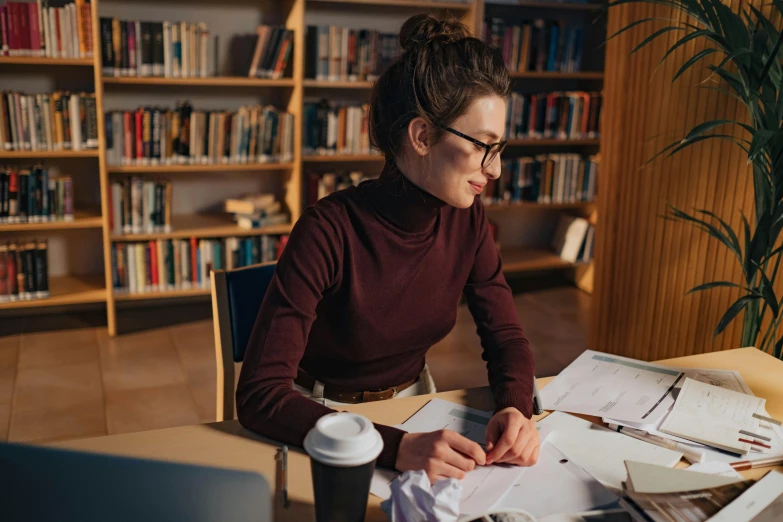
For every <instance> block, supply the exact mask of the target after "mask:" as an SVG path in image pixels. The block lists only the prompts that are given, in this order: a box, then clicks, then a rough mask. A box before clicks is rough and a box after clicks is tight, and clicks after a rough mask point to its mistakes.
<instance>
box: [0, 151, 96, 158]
mask: <svg viewBox="0 0 783 522" xmlns="http://www.w3.org/2000/svg"><path fill="white" fill-rule="evenodd" d="M98 156H100V152H99V151H98V149H87V150H4V151H0V159H22V160H35V159H54V158H62V159H67V158H97V157H98Z"/></svg>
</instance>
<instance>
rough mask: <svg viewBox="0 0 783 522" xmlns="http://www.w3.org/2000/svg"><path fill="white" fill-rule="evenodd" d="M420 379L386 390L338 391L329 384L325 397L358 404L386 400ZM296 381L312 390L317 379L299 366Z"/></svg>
mask: <svg viewBox="0 0 783 522" xmlns="http://www.w3.org/2000/svg"><path fill="white" fill-rule="evenodd" d="M418 380H419V378H418V377H416V378H415V379H413V380H411V381H408V382H404V383H402V384H400V385H399V386H393V387H391V388H386V389H385V390H375V391H361V392H348V391H337V390H334V389H332V388H330V387H329V386H324V399H329V400H330V401H337V402H345V403H348V404H358V403H360V402H375V401H385V400H386V399H392V398H394V397H396V396H397V394H398V393H400V392H401V391H403V390H405V389H407V388H408V387H410V386H412V385H413V384H414V383H416V381H418ZM294 382H295V383H296V384H297V385H299V386H301V387H302V388H306V389H307V390H309V391H312V390H313V388H314V387H315V382H316V379H315V377H313V376H311V375H309V374H308V373H307V372H305V371H304V370H302V369H301V368H299V371H298V372H297V374H296V379H294Z"/></svg>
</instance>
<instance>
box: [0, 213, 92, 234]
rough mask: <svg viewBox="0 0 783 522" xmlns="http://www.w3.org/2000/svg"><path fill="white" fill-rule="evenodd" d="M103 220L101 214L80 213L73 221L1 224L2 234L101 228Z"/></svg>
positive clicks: (0, 230) (76, 214)
mask: <svg viewBox="0 0 783 522" xmlns="http://www.w3.org/2000/svg"><path fill="white" fill-rule="evenodd" d="M101 227H103V218H102V217H101V215H100V212H97V211H96V212H79V211H77V212H76V213H75V215H74V218H73V221H42V222H37V223H0V232H33V231H36V230H69V229H79V228H101Z"/></svg>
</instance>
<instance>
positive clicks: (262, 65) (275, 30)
mask: <svg viewBox="0 0 783 522" xmlns="http://www.w3.org/2000/svg"><path fill="white" fill-rule="evenodd" d="M239 38H241V37H239ZM249 39H255V49H254V50H253V56H252V58H251V59H250V69H249V70H248V71H247V73H245V72H244V71H239V70H236V71H234V73H235V74H237V75H239V74H247V75H248V77H250V78H272V79H278V78H282V76H283V74H284V73H285V71H286V68H287V67H288V60H289V59H290V57H291V54H292V53H293V49H294V32H293V31H292V30H291V29H286V28H285V27H279V26H272V25H259V26H258V27H257V28H256V34H255V35H252V36H250V38H249ZM242 65H243V64H242V63H241V62H238V63H237V66H238V67H241V66H242Z"/></svg>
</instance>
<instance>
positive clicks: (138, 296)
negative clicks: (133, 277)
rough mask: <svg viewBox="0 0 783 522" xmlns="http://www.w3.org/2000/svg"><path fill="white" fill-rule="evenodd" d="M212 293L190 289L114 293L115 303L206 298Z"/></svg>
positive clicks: (206, 289) (206, 290)
mask: <svg viewBox="0 0 783 522" xmlns="http://www.w3.org/2000/svg"><path fill="white" fill-rule="evenodd" d="M211 293H212V292H211V291H210V289H209V288H191V289H189V290H165V291H162V292H142V293H135V294H131V293H127V292H125V293H115V294H114V300H115V301H146V300H148V299H175V298H179V297H201V296H208V295H210V294H211Z"/></svg>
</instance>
